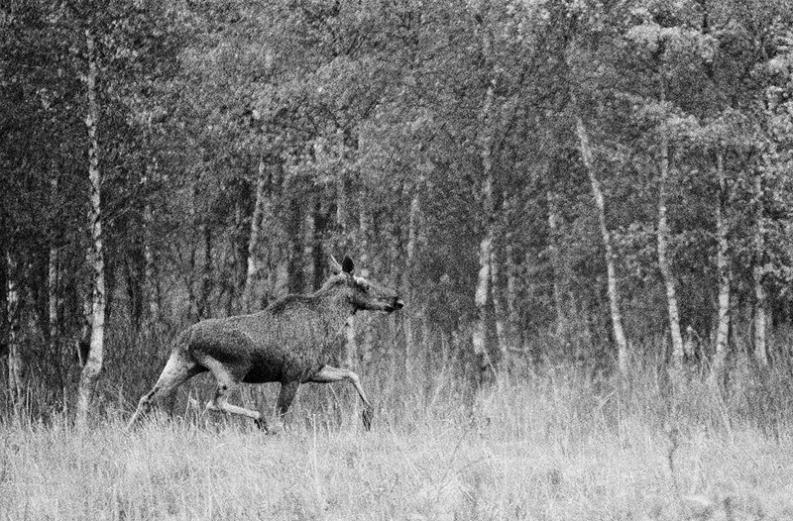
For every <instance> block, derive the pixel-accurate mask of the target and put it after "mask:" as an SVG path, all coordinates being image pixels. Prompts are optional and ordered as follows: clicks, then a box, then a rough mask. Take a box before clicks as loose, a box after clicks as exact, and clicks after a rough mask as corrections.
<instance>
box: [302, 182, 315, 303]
mask: <svg viewBox="0 0 793 521" xmlns="http://www.w3.org/2000/svg"><path fill="white" fill-rule="evenodd" d="M303 204H304V205H305V209H306V212H305V215H304V216H303V230H302V231H303V233H302V235H303V289H304V291H305V292H306V293H312V292H313V291H314V290H315V289H316V288H315V287H314V282H315V279H316V277H315V276H314V260H315V251H314V248H315V247H316V242H317V238H316V228H317V226H316V212H315V205H314V195H307V196H306V197H305V198H304V200H303Z"/></svg>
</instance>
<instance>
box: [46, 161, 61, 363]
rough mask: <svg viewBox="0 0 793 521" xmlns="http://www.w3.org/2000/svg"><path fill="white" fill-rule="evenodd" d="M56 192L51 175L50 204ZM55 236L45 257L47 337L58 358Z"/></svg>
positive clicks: (53, 227) (58, 296) (58, 302)
mask: <svg viewBox="0 0 793 521" xmlns="http://www.w3.org/2000/svg"><path fill="white" fill-rule="evenodd" d="M57 192H58V180H57V178H55V177H53V178H52V179H51V180H50V204H51V205H53V206H54V205H55V197H56V195H57ZM52 225H53V226H52V229H53V231H52V233H53V234H55V233H56V232H55V231H54V230H56V229H57V224H56V223H52ZM55 240H56V239H55V237H52V236H51V237H50V248H49V255H48V257H47V330H48V331H47V337H48V340H49V347H50V355H51V356H53V357H57V359H58V360H60V349H59V348H58V342H59V341H58V309H59V308H60V292H59V288H58V283H59V281H60V277H59V273H58V271H59V267H58V264H59V260H60V259H59V255H58V248H57V247H56V246H55Z"/></svg>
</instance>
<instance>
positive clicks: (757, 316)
mask: <svg viewBox="0 0 793 521" xmlns="http://www.w3.org/2000/svg"><path fill="white" fill-rule="evenodd" d="M754 189H755V205H756V206H755V229H754V247H755V262H754V267H753V269H752V275H753V278H754V296H755V309H754V358H755V361H756V362H757V365H758V366H760V367H762V368H765V367H767V366H768V350H767V349H766V341H765V338H766V336H765V333H766V305H767V303H766V294H765V287H764V286H763V279H764V275H765V273H764V265H765V226H764V222H763V176H762V174H761V173H759V172H758V173H757V174H756V175H755V179H754Z"/></svg>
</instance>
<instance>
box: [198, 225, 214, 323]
mask: <svg viewBox="0 0 793 521" xmlns="http://www.w3.org/2000/svg"><path fill="white" fill-rule="evenodd" d="M201 235H202V237H203V239H204V265H203V267H202V273H201V293H200V295H199V301H198V316H199V318H206V317H209V316H211V315H212V305H211V303H210V298H211V296H212V289H213V286H214V284H213V281H212V228H211V226H210V225H209V223H208V222H203V223H202V224H201Z"/></svg>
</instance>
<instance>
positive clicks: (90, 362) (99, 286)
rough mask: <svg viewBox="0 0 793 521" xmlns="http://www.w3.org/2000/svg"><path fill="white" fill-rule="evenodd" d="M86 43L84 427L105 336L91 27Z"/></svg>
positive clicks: (80, 399)
mask: <svg viewBox="0 0 793 521" xmlns="http://www.w3.org/2000/svg"><path fill="white" fill-rule="evenodd" d="M86 45H87V48H88V74H87V76H86V80H85V81H86V88H87V91H88V115H87V117H86V118H85V124H86V127H87V128H88V138H89V149H88V161H89V164H88V178H89V180H90V185H91V206H90V209H89V212H88V222H89V225H90V229H91V250H90V254H89V256H90V258H91V268H92V279H93V281H92V282H93V284H92V286H93V287H92V297H91V340H90V345H89V348H88V359H87V360H86V362H85V365H84V366H83V370H82V374H81V375H80V385H79V389H78V395H77V416H76V419H75V421H76V425H77V427H78V428H80V429H83V428H85V427H86V426H87V424H88V409H89V407H90V405H91V398H92V396H93V392H94V387H95V385H96V380H97V379H98V378H99V373H100V371H101V370H102V360H103V357H104V339H105V302H106V297H107V296H106V294H105V264H104V250H103V244H102V241H103V237H102V220H103V216H102V204H101V203H102V199H101V191H102V175H101V172H100V171H99V137H98V135H97V127H98V125H99V103H98V101H97V85H96V81H97V71H98V67H97V63H96V57H95V55H94V37H93V35H92V34H91V32H90V30H87V31H86Z"/></svg>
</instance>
